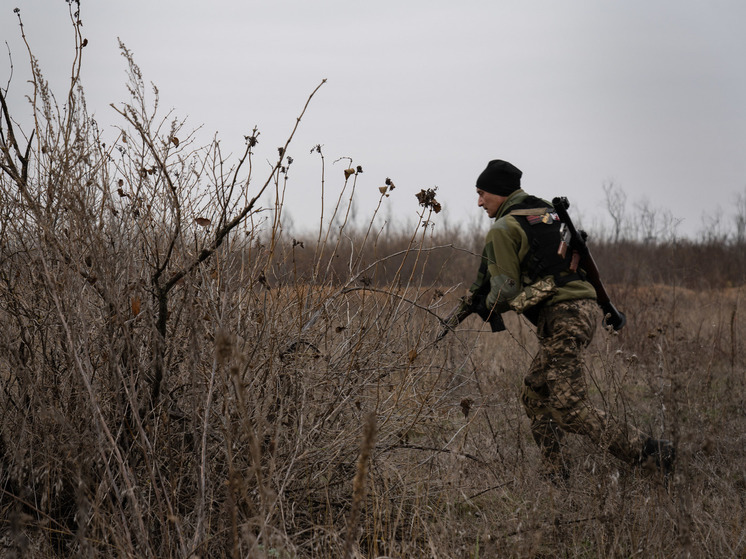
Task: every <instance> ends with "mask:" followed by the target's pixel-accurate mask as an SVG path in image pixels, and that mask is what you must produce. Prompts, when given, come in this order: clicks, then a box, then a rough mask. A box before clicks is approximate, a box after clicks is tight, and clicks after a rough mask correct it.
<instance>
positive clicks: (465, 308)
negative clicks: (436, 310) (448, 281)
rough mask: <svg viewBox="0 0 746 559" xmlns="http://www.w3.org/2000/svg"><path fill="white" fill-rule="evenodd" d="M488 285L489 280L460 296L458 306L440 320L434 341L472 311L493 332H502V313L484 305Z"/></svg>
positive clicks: (443, 335) (440, 338)
mask: <svg viewBox="0 0 746 559" xmlns="http://www.w3.org/2000/svg"><path fill="white" fill-rule="evenodd" d="M489 286H490V284H489V281H487V282H485V283H484V284H482V287H480V288H479V289H478V290H477V291H475V292H474V293H472V294H470V295H466V296H464V297H462V298H461V302H460V303H459V306H458V307H456V309H455V310H454V311H453V312H452V313H451V314H450V315H449V316H448V318H446V319H445V320H441V323H442V324H443V328H442V329H441V331H440V332H439V333H438V337H437V338H435V341H436V342H439V341H440V340H442V339H443V338H444V337H445V335H446V334H448V332H450V331H451V330H453V329H454V328H456V326H458V325H459V324H461V323H462V322H463V321H464V320H466V318H467V317H469V316H471V315H472V314H473V313H477V314H478V315H479V317H480V318H481V319H482V320H484V321H485V322H489V323H490V328H491V329H492V331H493V332H502V331H503V330H505V323H504V322H503V317H502V315H501V314H500V313H497V312H494V311H493V310H492V309H489V308H487V305H485V300H486V299H487V293H488V292H489Z"/></svg>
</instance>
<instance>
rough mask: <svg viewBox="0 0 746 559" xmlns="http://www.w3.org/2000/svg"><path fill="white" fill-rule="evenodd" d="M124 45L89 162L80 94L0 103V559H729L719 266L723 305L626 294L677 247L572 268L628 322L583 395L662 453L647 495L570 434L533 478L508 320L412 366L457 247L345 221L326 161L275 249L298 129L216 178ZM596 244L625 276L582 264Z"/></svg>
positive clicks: (601, 348) (521, 356) (739, 490)
mask: <svg viewBox="0 0 746 559" xmlns="http://www.w3.org/2000/svg"><path fill="white" fill-rule="evenodd" d="M71 16H72V17H73V20H75V18H76V17H77V15H76V14H75V13H74V12H73V13H71ZM77 49H78V50H76V53H77V54H78V55H79V54H80V49H82V42H81V38H80V37H79V36H78V46H77ZM122 52H123V54H124V55H125V61H126V63H127V68H128V76H129V85H130V93H131V97H130V99H129V100H128V101H127V102H126V103H124V104H122V105H117V106H116V114H117V115H118V120H117V123H118V132H117V137H116V138H115V139H114V140H113V141H112V140H108V139H106V138H105V137H104V136H105V135H104V134H103V133H102V132H101V129H100V128H99V125H98V124H97V123H95V122H93V121H92V120H91V118H90V117H89V115H88V114H87V113H86V109H85V100H84V97H83V91H82V89H81V88H80V87H79V83H78V80H77V77H75V79H74V80H73V82H72V87H71V89H70V91H69V92H68V94H67V96H66V101H65V103H64V104H63V105H64V106H63V107H60V106H58V105H57V103H56V101H55V99H54V97H53V96H52V95H51V92H50V91H49V89H48V87H47V86H46V84H45V82H44V80H43V76H42V75H41V72H40V71H39V69H38V67H37V66H36V64H35V63H34V62H33V61H32V68H33V70H34V81H33V87H34V94H33V95H31V99H32V102H33V103H34V104H33V109H34V111H35V115H36V121H35V124H34V126H33V128H32V131H31V132H30V133H27V134H24V131H23V130H22V128H21V127H20V126H19V125H18V124H17V123H16V121H15V120H14V118H13V107H9V106H7V104H6V98H7V97H6V95H5V92H3V91H0V94H2V95H0V100H2V109H3V113H2V118H1V119H0V149H1V150H2V152H1V153H0V164H1V165H2V167H0V168H1V170H2V172H0V212H1V213H0V320H1V321H2V324H3V328H2V330H0V375H2V382H3V391H2V393H1V395H0V412H1V413H0V427H1V433H0V434H1V435H2V436H1V437H0V483H1V484H2V485H1V486H2V493H0V509H1V510H2V511H3V517H2V518H3V520H4V522H3V524H2V527H0V540H1V541H2V545H3V546H4V549H3V552H4V554H7V555H9V556H13V555H15V556H35V557H53V556H60V555H65V554H67V555H73V556H83V557H86V556H88V557H98V556H115V557H196V556H206V557H340V556H345V555H348V556H357V557H361V556H365V557H392V556H396V557H423V556H432V557H481V556H484V557H490V556H507V557H526V556H531V557H541V556H557V555H559V556H567V557H575V556H582V557H587V556H631V555H640V556H678V555H691V556H739V555H742V554H743V553H744V538H743V526H744V518H745V517H746V504H745V503H744V498H743V495H744V489H745V488H746V471H745V470H744V467H743V464H744V463H746V461H745V460H744V458H745V457H744V449H745V448H746V445H744V444H743V443H744V440H743V424H744V413H743V410H744V409H746V407H745V406H744V402H743V393H744V383H745V382H746V376H745V375H744V360H743V356H742V347H741V345H742V344H741V340H743V337H744V331H743V328H744V325H743V321H742V320H741V318H740V316H741V312H740V309H741V307H742V305H743V300H742V295H743V294H742V288H741V287H737V286H736V287H730V288H725V287H724V286H723V284H722V282H723V281H724V277H725V272H719V273H722V274H723V277H718V280H717V281H718V282H720V283H717V285H718V286H722V287H723V288H722V289H718V290H714V289H712V290H709V289H708V290H706V289H704V288H701V289H696V290H695V289H689V290H686V289H682V288H681V286H680V284H679V283H675V284H672V283H671V282H668V284H667V285H661V286H657V287H655V288H651V287H650V286H649V285H648V284H649V283H651V282H650V279H651V278H656V277H658V275H656V274H662V272H661V271H660V269H661V268H660V265H659V267H658V268H656V267H655V266H654V262H655V260H656V259H657V260H658V262H659V263H660V262H664V263H666V262H669V261H670V262H679V261H680V260H679V259H681V258H684V259H685V258H691V256H686V255H688V254H690V253H692V251H693V249H692V250H690V249H691V247H689V246H688V245H678V246H677V247H675V248H676V252H672V253H670V254H669V253H661V252H653V250H654V249H655V250H673V248H672V247H668V248H662V247H660V246H656V247H649V250H650V251H647V249H646V251H643V252H634V251H635V250H639V249H640V247H639V246H637V245H634V244H630V245H629V246H626V245H624V244H623V243H619V244H618V245H608V246H607V245H594V252H595V255H596V258H597V260H598V261H599V263H600V266H601V268H602V270H604V271H606V270H610V273H613V274H615V275H614V276H613V277H614V278H619V280H618V281H616V280H615V281H612V282H611V283H613V284H614V285H613V286H612V288H613V295H614V297H615V301H616V302H617V303H618V306H619V307H620V308H621V309H622V310H624V311H625V312H626V313H627V316H628V322H629V323H628V326H627V327H626V328H625V329H624V330H622V331H621V332H620V333H618V334H615V335H607V333H606V332H601V331H600V332H599V333H598V335H597V337H596V339H595V341H594V342H593V344H592V346H591V347H590V349H589V355H588V360H587V367H588V373H589V376H590V378H592V379H593V382H594V383H595V384H594V386H596V385H597V386H598V387H599V388H600V390H598V391H595V390H594V389H593V387H592V390H591V392H592V394H591V397H592V398H593V399H594V400H595V402H594V403H596V404H597V405H598V406H600V407H605V408H606V409H609V410H610V411H611V412H612V413H613V414H614V415H616V416H619V417H625V416H626V415H627V414H629V415H630V416H631V417H633V418H635V421H637V423H638V426H639V427H641V428H642V429H644V430H646V431H649V432H650V433H651V434H654V435H666V436H671V437H672V438H673V439H674V440H675V442H676V443H677V446H678V449H679V455H680V459H679V462H678V467H677V471H676V475H675V477H674V479H673V480H671V482H670V483H669V485H668V486H666V485H664V484H663V483H661V482H660V480H658V479H656V478H655V476H652V475H649V474H648V473H646V472H644V471H641V470H639V469H633V468H629V467H627V466H626V465H622V464H619V463H616V462H614V461H612V459H610V458H608V457H607V456H605V455H603V454H601V453H599V452H598V451H597V450H596V449H594V448H593V447H591V446H590V445H588V444H587V443H585V442H583V441H582V440H579V439H572V440H570V442H569V449H568V452H569V455H570V456H571V457H572V458H573V466H572V477H571V479H570V480H569V481H568V482H567V484H565V485H561V486H557V485H554V484H552V483H551V482H549V481H547V480H545V479H543V478H541V477H540V476H539V475H538V472H537V469H536V467H535V465H536V463H537V461H538V451H537V449H536V448H535V446H534V444H533V441H532V438H531V435H530V432H529V428H528V421H527V420H526V418H525V417H524V412H523V410H522V408H521V405H520V402H519V400H518V397H517V396H518V393H519V390H520V385H521V382H522V377H523V374H524V372H525V371H526V369H527V368H528V365H529V363H530V360H531V357H532V355H533V352H534V351H535V348H536V342H535V339H534V334H533V330H532V328H531V327H530V325H528V324H527V323H526V321H525V320H524V319H522V318H519V317H516V316H514V315H510V316H507V317H506V324H507V327H508V331H507V332H505V333H504V334H502V335H499V336H494V335H491V334H489V333H488V332H487V329H486V328H485V327H484V325H483V324H482V323H481V322H479V321H478V320H477V319H476V318H469V319H468V320H467V321H466V322H464V323H463V324H462V326H461V327H460V328H459V329H458V330H457V331H456V332H454V333H452V334H449V336H448V337H447V338H446V339H445V340H443V341H442V342H440V343H439V344H435V343H434V339H435V334H436V332H437V330H438V329H439V326H440V322H439V318H438V317H439V316H443V315H444V314H445V312H443V309H448V310H450V309H451V308H452V307H453V306H454V305H455V304H456V299H457V296H458V295H459V294H460V291H461V288H460V287H458V284H462V283H463V282H467V283H468V282H469V281H470V279H471V274H472V272H473V271H475V261H476V259H477V258H478V257H477V256H476V255H475V253H476V252H478V250H479V249H480V248H481V247H479V246H476V245H478V242H479V238H478V237H479V235H478V234H476V233H474V232H473V231H471V230H468V229H467V230H465V231H464V232H463V235H464V236H463V237H462V236H461V234H460V232H459V231H458V230H451V231H448V230H446V231H443V232H441V231H437V232H434V230H433V227H432V223H433V222H434V220H435V214H436V213H437V210H438V205H437V200H436V199H435V193H434V192H429V191H423V192H422V197H421V199H420V200H419V202H420V206H419V207H420V208H421V210H420V213H419V217H418V221H417V223H416V224H415V227H414V228H413V231H412V232H410V233H408V234H406V235H403V234H402V235H398V236H390V235H386V234H385V231H383V230H382V229H376V227H374V226H373V223H374V218H375V216H376V215H377V212H378V209H376V210H375V213H374V215H373V217H372V218H371V220H370V222H369V224H367V225H361V226H359V225H358V223H359V222H358V220H357V218H355V219H352V217H353V216H352V214H353V210H352V200H353V194H352V192H353V191H354V186H355V181H356V180H357V175H358V174H359V169H358V168H357V166H356V165H354V164H352V162H350V166H349V170H350V172H349V173H346V176H345V179H344V180H345V183H344V184H345V188H344V189H343V192H344V193H345V194H344V195H343V196H340V198H339V199H338V200H337V201H336V203H335V205H333V206H332V207H326V208H325V209H324V214H323V215H322V216H321V218H320V224H319V231H318V233H316V232H314V234H313V235H311V237H310V238H289V237H288V235H287V233H286V232H285V231H283V228H282V226H281V223H282V220H281V206H282V204H281V200H282V196H283V195H284V189H285V187H286V185H287V169H288V166H290V165H291V164H292V161H291V156H290V146H291V143H290V140H291V139H292V137H293V133H292V132H291V133H290V134H289V138H288V141H287V143H286V144H285V145H284V146H282V147H281V148H280V149H279V152H278V157H277V160H276V162H275V163H274V164H273V166H272V168H271V169H270V170H269V171H268V173H267V174H266V175H265V176H262V177H257V176H256V171H255V170H254V168H253V165H252V157H253V156H254V149H255V147H256V145H257V142H258V138H259V132H258V130H253V131H251V132H250V133H248V134H247V136H246V148H245V151H244V153H243V154H240V155H239V157H238V158H237V159H235V160H228V159H225V158H223V156H222V154H221V152H220V147H219V144H218V143H211V144H210V145H208V146H206V147H200V146H197V145H195V140H194V137H193V136H192V135H191V134H190V133H189V132H188V131H187V130H186V126H185V123H184V122H183V121H182V120H179V119H178V118H175V117H174V116H173V115H171V114H167V115H165V116H163V115H161V113H160V112H159V108H158V106H157V90H156V89H155V88H154V87H149V86H146V84H145V81H144V79H143V77H142V76H141V74H140V71H139V69H138V68H137V65H136V64H135V62H134V59H133V57H132V54H131V53H129V52H128V51H127V49H126V48H124V47H123V48H122ZM314 93H315V92H314ZM311 96H313V93H312V94H311ZM309 101H310V97H309ZM303 110H304V111H305V108H304V109H303ZM302 116H303V112H301V115H300V117H302ZM299 121H300V118H298V119H297V121H296V125H297V122H299ZM318 153H319V154H320V155H321V157H320V167H321V176H322V181H321V182H322V189H323V184H324V182H325V181H326V180H327V178H326V176H325V164H324V159H323V154H322V153H321V149H320V148H319V150H318ZM389 182H390V184H387V185H386V186H387V188H385V189H383V191H382V193H381V200H382V201H383V200H384V199H385V197H386V196H387V195H391V196H393V195H394V194H395V193H396V192H392V190H391V188H392V186H393V183H391V181H389ZM264 192H273V193H274V200H275V202H276V203H275V205H274V208H273V210H274V211H273V212H271V213H269V214H268V215H269V217H265V216H266V215H267V213H260V211H259V209H260V208H258V207H257V205H256V204H257V200H258V199H259V196H260V195H262V193H264ZM411 202H412V203H414V200H412V201H411ZM379 208H380V206H379ZM352 222H355V227H352ZM475 237H477V238H475ZM596 248H598V249H599V250H596ZM612 250H618V251H620V252H619V253H617V256H620V257H622V259H626V258H637V259H638V260H639V261H640V270H639V271H638V272H637V275H636V276H634V277H632V276H630V274H631V273H632V272H631V271H630V267H629V266H626V267H625V266H620V267H619V268H615V269H613V272H612V271H611V269H612V266H611V262H609V264H608V265H604V264H603V263H601V261H602V259H603V258H604V257H605V255H608V253H609V252H610V251H612ZM627 250H628V251H629V252H624V251H627ZM703 250H704V251H705V252H704V253H696V251H694V252H695V253H696V254H695V260H696V258H702V257H703V254H705V255H707V254H710V255H711V254H712V251H714V250H715V248H714V247H705V248H704V249H703ZM707 251H710V252H707ZM661 254H666V255H667V256H666V258H668V257H669V256H670V257H671V260H666V259H665V258H661ZM697 255H698V256H697ZM708 257H709V258H714V257H713V256H708ZM677 265H678V264H677ZM681 265H682V266H683V264H681ZM710 268H715V266H712V261H711V262H710V265H709V266H706V265H702V267H701V268H700V270H701V275H705V274H706V273H708V272H709V270H710ZM660 277H661V278H664V279H665V278H666V277H668V276H664V275H661V276H660ZM713 277H715V276H713V275H707V276H706V278H713ZM729 277H730V276H729ZM698 281H699V280H698ZM708 281H709V282H710V284H711V285H715V284H716V282H715V281H714V280H712V281H710V280H709V279H706V280H702V284H701V285H707V284H708ZM625 284H626V285H625ZM599 318H600V317H599ZM601 394H604V395H605V398H604V399H601V396H600V395H601Z"/></svg>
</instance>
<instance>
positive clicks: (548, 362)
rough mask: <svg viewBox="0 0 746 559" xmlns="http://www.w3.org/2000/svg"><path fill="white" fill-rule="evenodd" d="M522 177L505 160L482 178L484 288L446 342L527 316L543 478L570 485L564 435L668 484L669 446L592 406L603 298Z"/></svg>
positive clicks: (454, 320)
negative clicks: (587, 352) (589, 372)
mask: <svg viewBox="0 0 746 559" xmlns="http://www.w3.org/2000/svg"><path fill="white" fill-rule="evenodd" d="M521 176H522V173H521V171H520V170H519V169H518V168H516V167H515V166H513V165H511V164H510V163H508V162H507V161H502V160H499V159H497V160H494V161H490V162H489V164H488V165H487V168H486V169H485V170H484V171H483V172H482V173H481V174H480V175H479V178H478V179H477V184H476V187H477V195H478V204H479V207H480V208H483V209H484V210H485V211H486V212H487V215H488V216H489V217H490V218H491V219H494V220H495V221H494V223H493V224H492V227H490V230H489V231H488V233H487V237H486V241H485V246H484V250H483V251H482V261H481V265H480V268H479V272H478V274H477V279H476V281H475V282H474V284H473V285H472V286H471V288H470V290H469V291H470V293H469V295H468V296H467V297H465V298H464V299H463V300H462V303H461V305H460V307H459V309H457V311H456V312H454V314H453V315H452V316H451V317H449V319H447V320H446V324H445V326H444V329H443V330H442V331H441V333H440V336H439V337H442V336H443V335H445V334H446V333H447V332H448V331H449V330H450V329H452V328H454V327H455V326H456V325H457V324H458V323H459V322H461V320H463V319H464V318H465V317H466V316H468V315H469V314H471V313H472V312H477V313H478V314H479V315H480V316H481V317H482V319H484V320H488V321H490V323H491V325H492V329H493V331H498V330H501V329H504V326H503V325H502V321H501V320H499V318H500V314H502V313H504V312H506V311H508V310H513V311H515V312H517V313H520V314H523V315H524V316H526V318H528V320H529V321H530V322H531V323H532V324H534V325H535V326H536V333H537V336H538V338H539V351H538V353H537V355H536V356H535V357H534V359H533V362H532V363H531V368H530V369H529V372H528V374H527V375H526V377H525V379H524V385H523V391H522V395H521V400H522V402H523V406H524V409H525V410H526V414H527V415H528V417H529V419H530V421H531V433H532V435H533V437H534V440H535V441H536V444H537V445H538V446H539V449H540V450H541V454H542V457H543V465H544V470H545V471H546V473H547V474H548V475H549V476H550V477H552V478H555V477H557V476H561V477H563V478H564V477H566V476H567V466H566V462H565V460H564V458H563V456H562V447H561V442H562V439H563V437H564V433H566V432H567V433H577V434H581V435H585V436H587V437H589V438H590V439H591V440H592V441H593V442H594V443H596V444H598V445H599V446H601V447H602V448H604V449H605V450H607V451H608V452H610V453H611V454H612V455H614V456H616V457H617V458H619V459H620V460H622V461H624V462H626V463H628V464H630V465H643V464H652V465H653V466H655V467H657V468H658V469H659V470H660V471H661V472H662V473H663V474H664V475H666V476H667V475H668V474H669V473H670V471H671V469H672V466H673V461H674V448H673V445H672V444H671V443H670V442H668V441H664V440H655V439H652V438H650V437H648V436H646V435H644V434H643V433H642V432H640V431H639V430H637V429H635V428H634V427H632V426H631V425H628V424H625V423H622V422H619V421H617V420H616V419H614V418H613V417H611V416H610V415H609V414H607V413H605V412H603V411H602V410H599V409H597V408H595V407H593V406H592V404H591V403H590V402H589V401H588V399H587V397H586V380H585V377H584V374H583V362H582V354H583V350H584V349H585V348H586V347H587V346H588V344H589V343H590V341H591V339H592V338H593V334H594V331H595V330H596V320H597V316H598V310H597V309H598V306H597V304H596V290H595V289H594V287H593V285H591V283H589V282H588V281H587V278H586V276H585V272H584V271H583V269H582V268H581V267H578V261H577V258H578V256H577V253H573V251H572V250H564V249H562V243H563V239H562V235H561V229H560V228H561V226H562V224H561V223H560V220H559V216H558V215H557V213H555V210H554V208H553V207H552V205H551V204H550V203H548V202H546V201H544V200H541V199H539V198H536V197H534V196H530V195H529V194H527V193H526V192H524V191H523V190H522V189H521V187H520V184H521ZM558 249H559V250H558Z"/></svg>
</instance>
